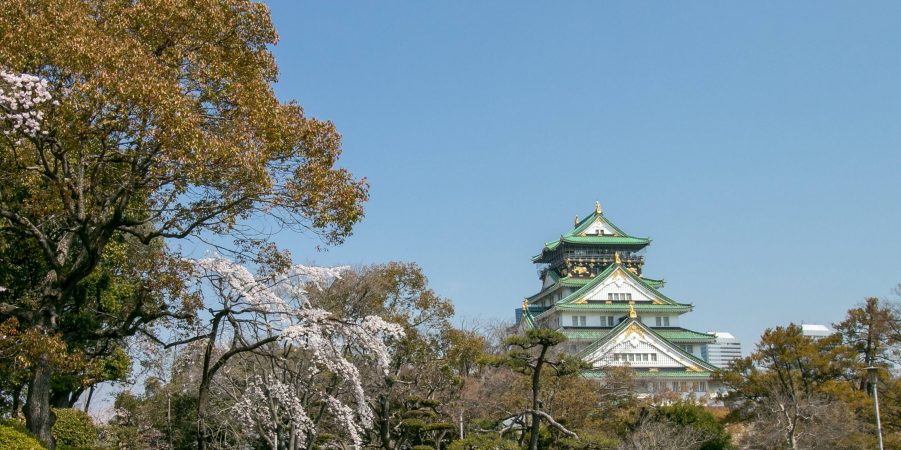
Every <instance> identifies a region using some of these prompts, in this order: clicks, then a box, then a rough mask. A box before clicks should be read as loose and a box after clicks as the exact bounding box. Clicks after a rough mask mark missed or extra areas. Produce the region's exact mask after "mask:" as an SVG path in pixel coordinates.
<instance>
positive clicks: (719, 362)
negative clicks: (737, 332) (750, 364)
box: [704, 331, 741, 368]
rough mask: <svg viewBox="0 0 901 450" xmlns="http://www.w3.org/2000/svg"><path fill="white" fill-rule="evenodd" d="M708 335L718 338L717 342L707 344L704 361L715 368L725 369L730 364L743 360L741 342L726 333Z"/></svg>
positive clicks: (718, 332) (715, 332) (716, 332)
mask: <svg viewBox="0 0 901 450" xmlns="http://www.w3.org/2000/svg"><path fill="white" fill-rule="evenodd" d="M707 334H712V335H714V336H716V341H714V342H713V343H712V344H707V347H706V348H707V351H706V353H707V354H706V355H704V359H705V360H707V362H709V363H710V364H713V365H714V366H717V367H720V368H725V367H727V366H728V365H729V363H730V362H732V361H734V360H736V359H739V358H741V342H740V341H739V340H738V339H736V338H735V336H733V335H732V334H730V333H726V332H725V331H708V332H707Z"/></svg>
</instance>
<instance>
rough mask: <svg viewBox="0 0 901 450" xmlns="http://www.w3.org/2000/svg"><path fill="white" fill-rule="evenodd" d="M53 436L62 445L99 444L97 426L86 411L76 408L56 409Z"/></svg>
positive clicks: (82, 446)
mask: <svg viewBox="0 0 901 450" xmlns="http://www.w3.org/2000/svg"><path fill="white" fill-rule="evenodd" d="M53 412H54V413H55V414H56V423H54V424H53V437H54V439H56V443H57V445H58V446H60V447H70V448H72V447H74V448H85V447H91V446H94V445H96V444H97V427H95V426H94V422H93V421H92V420H91V416H89V415H88V414H87V413H86V412H84V411H82V410H80V409H75V408H58V409H54V410H53Z"/></svg>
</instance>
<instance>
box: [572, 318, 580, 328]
mask: <svg viewBox="0 0 901 450" xmlns="http://www.w3.org/2000/svg"><path fill="white" fill-rule="evenodd" d="M573 326H574V327H577V326H579V318H578V317H576V316H573Z"/></svg>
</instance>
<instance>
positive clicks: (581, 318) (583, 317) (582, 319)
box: [579, 316, 585, 327]
mask: <svg viewBox="0 0 901 450" xmlns="http://www.w3.org/2000/svg"><path fill="white" fill-rule="evenodd" d="M579 326H583V327H584V326H585V316H579Z"/></svg>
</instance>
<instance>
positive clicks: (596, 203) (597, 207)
mask: <svg viewBox="0 0 901 450" xmlns="http://www.w3.org/2000/svg"><path fill="white" fill-rule="evenodd" d="M594 213H595V214H600V213H601V202H600V201H598V200H595V201H594Z"/></svg>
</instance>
